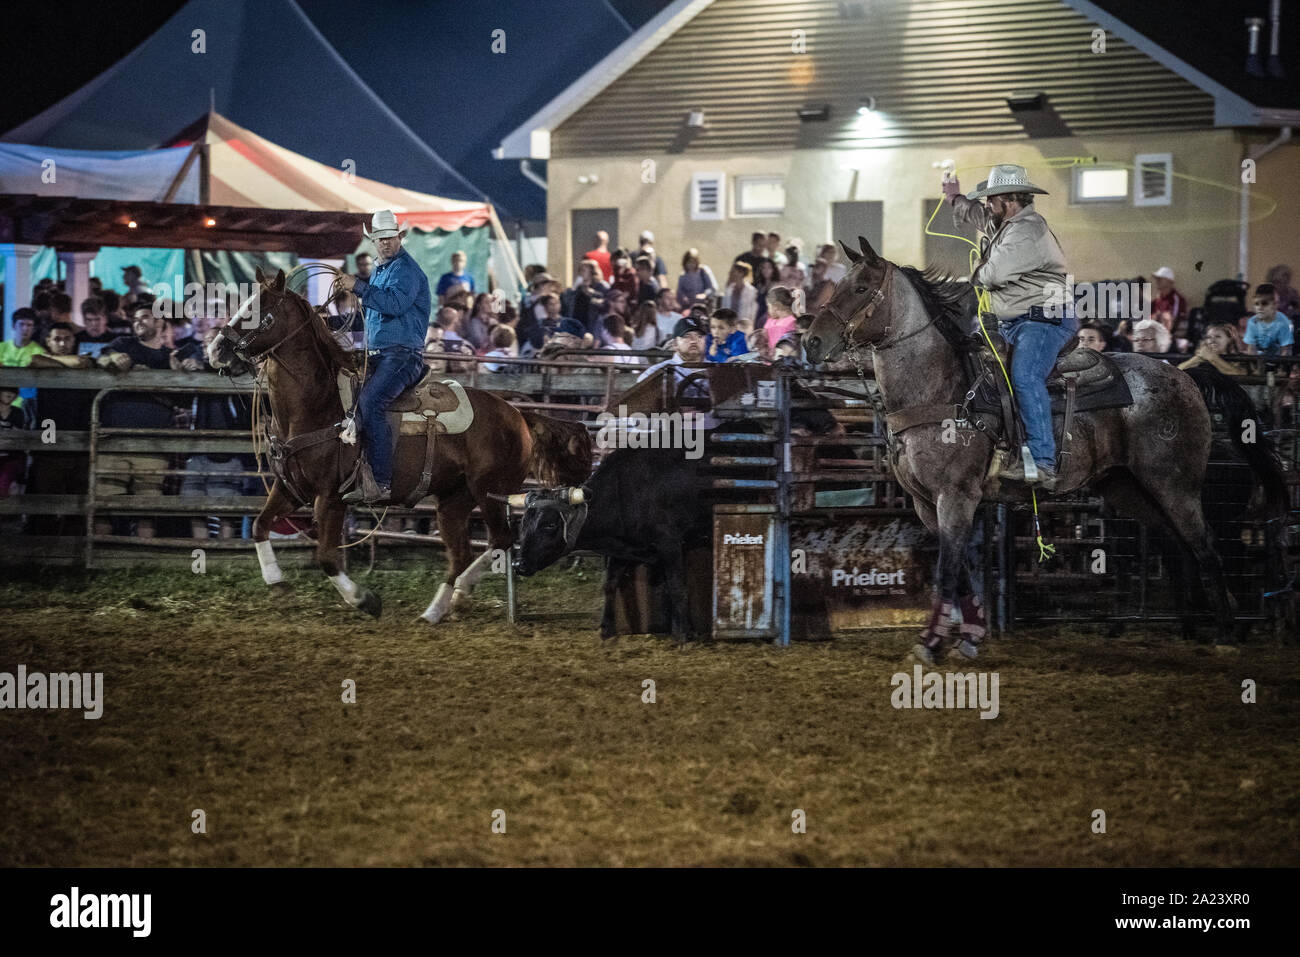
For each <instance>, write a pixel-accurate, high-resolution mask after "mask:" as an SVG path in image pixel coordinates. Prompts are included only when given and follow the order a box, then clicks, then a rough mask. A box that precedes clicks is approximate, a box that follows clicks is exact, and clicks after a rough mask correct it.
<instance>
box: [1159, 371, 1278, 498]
mask: <svg viewBox="0 0 1300 957" xmlns="http://www.w3.org/2000/svg"><path fill="white" fill-rule="evenodd" d="M1184 371H1186V372H1187V374H1188V375H1189V376H1191V377H1192V380H1193V381H1194V382H1195V383H1196V387H1197V388H1198V389H1200V390H1201V398H1202V399H1204V400H1205V405H1206V407H1207V408H1208V409H1210V410H1211V411H1217V412H1221V413H1222V414H1223V418H1224V422H1225V424H1226V425H1227V427H1228V437H1229V438H1230V439H1231V440H1232V447H1233V448H1234V449H1235V450H1236V452H1237V454H1238V455H1240V456H1241V457H1242V459H1244V460H1245V462H1246V464H1247V465H1249V466H1250V470H1251V471H1252V472H1254V473H1255V479H1256V480H1257V481H1258V482H1259V484H1260V487H1261V488H1262V489H1263V493H1264V494H1263V507H1262V509H1261V512H1262V514H1263V517H1265V518H1279V517H1281V516H1283V515H1285V514H1286V513H1287V512H1288V511H1289V510H1290V508H1291V500H1290V496H1289V494H1288V493H1287V485H1286V478H1285V477H1284V476H1283V474H1282V467H1281V465H1280V463H1279V462H1278V457H1277V450H1276V449H1275V448H1274V446H1273V441H1272V440H1271V439H1270V438H1269V437H1268V436H1267V435H1265V434H1264V433H1263V430H1262V429H1261V428H1260V427H1259V413H1258V411H1257V410H1256V408H1255V403H1253V402H1252V401H1251V399H1250V396H1249V395H1247V394H1246V390H1245V389H1243V388H1242V387H1241V385H1240V384H1238V383H1236V382H1234V381H1233V380H1232V379H1231V377H1229V376H1226V375H1224V374H1223V373H1222V372H1220V371H1219V370H1218V369H1216V368H1214V367H1213V366H1209V365H1200V366H1193V367H1192V368H1190V369H1187V370H1184ZM1248 419H1249V420H1253V422H1254V423H1255V435H1254V439H1255V440H1254V441H1253V442H1246V441H1244V440H1243V436H1242V433H1243V431H1244V428H1243V426H1244V425H1245V423H1246V420H1248Z"/></svg>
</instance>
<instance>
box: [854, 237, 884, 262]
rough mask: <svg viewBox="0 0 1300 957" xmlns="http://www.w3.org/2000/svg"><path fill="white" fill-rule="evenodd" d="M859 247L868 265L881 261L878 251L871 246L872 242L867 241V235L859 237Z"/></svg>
mask: <svg viewBox="0 0 1300 957" xmlns="http://www.w3.org/2000/svg"><path fill="white" fill-rule="evenodd" d="M858 248H859V249H861V250H862V258H863V259H865V260H866V261H867V265H869V266H874V265H875V264H876V263H878V262H880V257H879V256H878V255H876V251H875V250H874V249H872V248H871V243H869V242H867V237H866V236H859V237H858Z"/></svg>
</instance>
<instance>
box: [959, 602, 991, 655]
mask: <svg viewBox="0 0 1300 957" xmlns="http://www.w3.org/2000/svg"><path fill="white" fill-rule="evenodd" d="M988 630H989V622H988V619H987V618H986V617H985V615H984V603H983V602H982V601H980V596H979V595H976V594H970V595H962V596H961V636H962V637H963V638H965V639H966V640H967V641H969V642H972V643H973V644H979V640H980V639H981V638H983V637H984V636H985V635H986V634H987V633H988Z"/></svg>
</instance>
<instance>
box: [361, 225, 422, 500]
mask: <svg viewBox="0 0 1300 957" xmlns="http://www.w3.org/2000/svg"><path fill="white" fill-rule="evenodd" d="M370 229H371V231H370V232H368V233H366V238H367V239H370V240H372V241H373V242H374V244H375V247H376V248H377V249H378V250H379V265H378V266H376V267H375V270H374V272H373V274H372V275H371V277H370V279H369V280H365V279H361V278H359V277H357V276H352V275H348V274H346V273H344V274H342V275H340V277H339V284H340V285H341V286H342V287H343V288H344V289H346V290H349V291H350V292H352V293H354V294H355V295H356V297H357V298H358V299H360V300H361V305H362V306H363V307H364V308H365V321H366V349H367V353H366V359H367V362H368V363H369V369H368V370H367V375H366V380H365V384H364V385H363V386H362V388H361V399H360V402H359V403H358V405H359V413H360V414H359V418H360V421H359V422H358V427H359V428H360V430H361V441H362V443H363V448H364V449H365V455H366V462H367V463H368V464H369V466H370V471H371V474H372V475H373V476H374V479H375V485H376V486H377V491H378V494H377V495H375V497H373V498H368V497H366V494H365V491H364V484H363V483H359V484H358V485H357V487H356V488H355V489H353V490H352V491H351V492H348V494H347V495H345V496H343V500H344V501H345V502H358V501H365V502H366V504H368V505H382V504H385V503H387V502H388V500H389V499H390V498H391V497H392V494H393V443H392V438H393V437H392V434H391V429H390V428H389V425H388V418H387V413H388V407H389V406H390V405H392V404H393V401H394V400H395V399H396V398H397V397H398V396H399V395H401V394H402V392H403V391H404V390H406V389H408V388H410V387H411V386H413V385H415V383H417V382H419V381H420V377H421V376H422V375H423V374H424V359H423V355H422V354H423V352H424V336H425V332H426V331H427V330H428V327H429V310H430V307H431V305H432V297H431V296H430V294H429V278H428V277H427V276H426V275H425V274H424V270H423V269H421V268H420V266H419V264H418V263H417V262H416V261H415V260H414V259H413V258H412V257H411V254H410V253H408V252H407V251H406V250H405V249H403V248H402V235H403V234H404V233H405V232H406V230H405V229H404V228H402V229H399V228H398V225H397V217H395V216H394V215H393V213H392V211H391V210H387V209H381V210H380V211H379V212H377V213H375V215H374V217H373V218H372V219H371V222H370Z"/></svg>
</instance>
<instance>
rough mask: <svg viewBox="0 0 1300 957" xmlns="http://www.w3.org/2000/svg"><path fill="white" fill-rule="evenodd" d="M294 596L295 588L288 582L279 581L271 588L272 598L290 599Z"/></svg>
mask: <svg viewBox="0 0 1300 957" xmlns="http://www.w3.org/2000/svg"><path fill="white" fill-rule="evenodd" d="M292 594H293V586H292V585H290V584H289V583H288V582H286V581H278V582H276V583H275V584H274V585H272V586H271V597H272V598H288V597H289V596H290V595H292Z"/></svg>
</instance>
